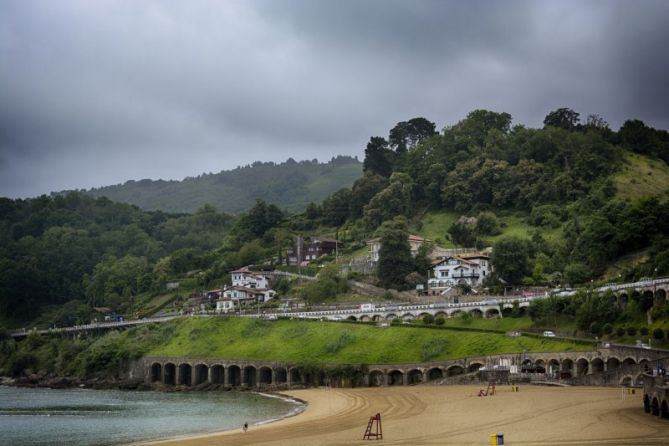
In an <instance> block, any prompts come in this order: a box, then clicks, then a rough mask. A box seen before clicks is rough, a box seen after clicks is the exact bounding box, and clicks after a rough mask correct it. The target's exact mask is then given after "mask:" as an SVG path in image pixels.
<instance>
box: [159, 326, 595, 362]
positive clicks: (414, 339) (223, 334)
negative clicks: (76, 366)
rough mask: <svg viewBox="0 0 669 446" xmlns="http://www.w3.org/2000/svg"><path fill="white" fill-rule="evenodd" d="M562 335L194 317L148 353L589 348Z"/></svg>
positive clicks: (309, 358) (397, 354) (255, 355)
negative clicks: (520, 335) (558, 336)
mask: <svg viewBox="0 0 669 446" xmlns="http://www.w3.org/2000/svg"><path fill="white" fill-rule="evenodd" d="M588 349H590V348H589V347H588V346H586V345H582V344H581V345H577V344H574V343H572V342H566V341H562V340H552V339H548V338H535V337H527V336H522V337H519V338H511V337H509V336H506V335H503V334H497V333H486V332H472V331H458V330H454V329H447V328H442V329H430V328H422V327H412V326H398V327H392V326H391V327H385V328H379V327H376V326H373V325H363V324H351V323H337V322H318V321H288V320H278V321H264V320H256V319H247V318H207V319H200V318H190V319H182V320H180V321H178V322H176V323H175V326H174V334H173V336H172V337H171V338H170V339H169V340H168V341H167V342H165V343H164V344H162V345H160V346H157V347H156V348H154V349H152V350H151V351H149V352H148V355H149V356H167V357H198V358H229V359H263V360H276V361H293V362H312V363H321V364H372V363H411V362H424V361H429V360H444V359H450V358H462V357H468V356H479V355H487V354H495V353H506V352H509V353H511V352H522V351H524V350H527V351H569V350H588Z"/></svg>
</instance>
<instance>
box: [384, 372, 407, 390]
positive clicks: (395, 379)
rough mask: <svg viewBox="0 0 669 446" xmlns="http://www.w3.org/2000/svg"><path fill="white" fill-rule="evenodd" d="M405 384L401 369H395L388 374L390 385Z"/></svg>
mask: <svg viewBox="0 0 669 446" xmlns="http://www.w3.org/2000/svg"><path fill="white" fill-rule="evenodd" d="M403 384H404V374H403V373H402V372H401V371H399V370H393V371H392V372H390V373H389V374H388V385H389V386H401V385H403Z"/></svg>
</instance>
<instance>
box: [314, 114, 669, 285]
mask: <svg viewBox="0 0 669 446" xmlns="http://www.w3.org/2000/svg"><path fill="white" fill-rule="evenodd" d="M544 124H545V126H544V128H540V129H530V128H526V127H523V126H512V120H511V115H509V114H508V113H497V112H492V111H487V110H475V111H473V112H471V113H469V114H468V115H467V117H466V118H465V119H463V120H461V121H460V122H458V123H457V124H455V125H453V126H450V127H446V128H444V129H443V132H441V133H437V132H436V131H435V125H434V124H433V123H431V122H429V121H427V120H426V119H424V118H414V119H411V120H409V121H406V122H401V123H398V124H397V125H396V126H395V127H393V128H392V129H391V130H390V132H389V137H388V138H383V137H378V136H374V137H372V138H370V141H369V143H368V145H367V148H366V150H365V160H364V163H363V167H364V175H363V177H362V178H360V179H358V180H357V181H356V182H355V183H354V184H353V187H352V188H350V189H348V188H345V189H341V190H339V191H337V192H336V193H335V194H333V195H331V196H330V197H328V198H327V199H325V200H324V201H323V203H322V204H321V205H316V204H311V205H310V206H309V207H308V209H307V212H306V213H305V214H304V215H303V218H305V219H307V220H309V221H310V222H312V223H311V224H312V226H315V225H317V224H326V225H331V226H337V227H340V226H345V227H347V228H348V229H349V231H350V233H352V234H354V235H355V234H357V235H358V236H359V237H368V236H369V235H370V234H371V233H373V231H374V230H376V229H377V228H379V227H381V225H382V224H383V223H384V222H387V221H389V220H392V219H393V218H395V217H398V216H404V217H407V218H411V217H413V216H415V215H418V214H420V213H422V212H423V211H424V210H425V209H432V210H439V209H444V210H449V211H455V212H461V213H469V214H474V215H478V216H479V220H480V221H481V223H480V224H477V225H467V224H463V223H456V224H454V225H453V226H451V227H450V228H447V231H446V232H447V237H448V238H449V239H450V240H451V241H452V242H453V243H454V244H456V245H460V246H475V245H477V244H479V245H483V244H484V243H485V237H487V236H494V235H497V234H499V232H500V229H501V228H500V225H499V222H498V221H497V219H496V217H495V215H494V213H493V212H491V211H497V210H506V211H509V210H510V211H514V212H517V211H520V212H522V213H524V214H525V215H527V221H528V222H529V223H530V224H532V225H534V226H536V227H537V232H538V233H541V232H543V231H544V230H546V229H555V228H558V227H563V228H564V240H563V241H564V243H562V241H561V242H559V243H548V242H546V241H545V240H543V239H542V238H541V236H540V235H535V236H533V240H531V241H524V242H523V241H517V240H511V241H508V244H509V246H511V247H513V248H514V249H515V248H519V247H520V246H521V245H523V246H525V245H527V246H525V248H523V249H522V250H521V251H520V255H519V257H520V261H519V262H515V263H517V264H518V268H519V269H518V270H516V271H506V272H505V273H504V275H505V276H506V277H505V278H504V280H507V278H508V279H509V280H510V281H511V282H510V283H520V282H521V281H522V280H523V279H524V281H525V282H526V283H527V284H530V283H536V282H550V281H554V282H565V281H566V282H569V283H577V282H581V281H583V280H586V279H588V278H591V277H593V276H594V275H597V274H599V273H601V272H602V271H603V269H604V267H605V266H606V264H607V263H608V262H610V261H611V260H612V259H614V258H616V257H617V256H619V255H621V254H625V253H628V252H630V251H633V250H638V249H643V248H648V247H654V248H653V249H655V250H658V247H662V246H664V245H665V244H666V243H665V242H664V241H665V240H667V239H668V238H669V237H668V236H669V228H667V227H666V225H665V224H664V223H663V222H664V221H667V219H666V218H665V217H664V215H665V214H666V209H667V207H666V204H665V203H663V202H662V201H660V202H658V201H655V200H653V199H641V200H639V201H638V202H622V201H620V200H617V199H616V197H615V195H616V189H615V187H614V185H613V183H612V181H611V176H612V175H613V174H615V173H616V172H618V171H619V169H620V168H621V166H622V160H623V157H624V154H625V152H626V151H633V152H637V153H641V154H644V155H650V156H655V157H658V158H660V159H663V160H665V161H668V160H669V138H668V136H667V132H666V131H663V130H656V129H653V128H651V127H648V126H646V125H645V124H644V123H642V122H641V121H638V120H629V121H626V122H625V123H624V124H623V126H622V127H621V128H620V130H619V131H618V132H615V131H613V130H611V129H610V128H609V126H608V124H607V123H606V121H604V120H603V119H602V118H601V117H600V116H598V115H590V116H588V117H587V119H586V120H585V122H581V119H580V115H579V113H577V112H575V111H573V110H571V109H568V108H561V109H558V110H555V111H553V112H551V113H549V114H548V115H547V116H546V118H545V120H544ZM307 226H308V225H307ZM500 248H502V249H503V248H504V244H502V245H501V246H500ZM659 251H661V252H663V251H664V249H662V250H659ZM511 257H513V256H511ZM662 258H664V257H662ZM665 263H666V262H665ZM666 266H667V265H662V266H660V267H659V269H660V270H661V272H662V273H669V269H667V268H666Z"/></svg>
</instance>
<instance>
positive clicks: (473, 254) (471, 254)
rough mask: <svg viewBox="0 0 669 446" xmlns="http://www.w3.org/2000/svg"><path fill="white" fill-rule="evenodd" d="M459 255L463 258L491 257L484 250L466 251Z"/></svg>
mask: <svg viewBox="0 0 669 446" xmlns="http://www.w3.org/2000/svg"><path fill="white" fill-rule="evenodd" d="M458 257H460V258H463V259H489V258H490V256H489V255H488V254H486V253H483V252H465V253H462V254H458Z"/></svg>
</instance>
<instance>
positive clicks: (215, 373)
mask: <svg viewBox="0 0 669 446" xmlns="http://www.w3.org/2000/svg"><path fill="white" fill-rule="evenodd" d="M211 383H212V384H225V370H224V369H223V366H222V365H215V366H213V367H212V368H211Z"/></svg>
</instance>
